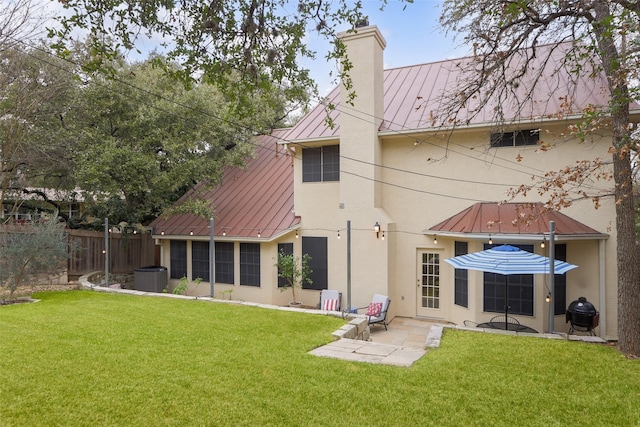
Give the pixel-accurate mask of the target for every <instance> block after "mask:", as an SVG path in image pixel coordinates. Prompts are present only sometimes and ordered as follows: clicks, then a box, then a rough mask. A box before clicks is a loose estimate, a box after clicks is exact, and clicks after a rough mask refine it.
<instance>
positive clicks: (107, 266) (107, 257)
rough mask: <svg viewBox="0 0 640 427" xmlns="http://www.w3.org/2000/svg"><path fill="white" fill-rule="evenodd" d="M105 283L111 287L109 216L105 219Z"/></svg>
mask: <svg viewBox="0 0 640 427" xmlns="http://www.w3.org/2000/svg"><path fill="white" fill-rule="evenodd" d="M104 285H105V286H106V287H107V288H108V287H109V218H105V219H104Z"/></svg>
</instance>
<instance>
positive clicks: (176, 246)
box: [169, 240, 187, 279]
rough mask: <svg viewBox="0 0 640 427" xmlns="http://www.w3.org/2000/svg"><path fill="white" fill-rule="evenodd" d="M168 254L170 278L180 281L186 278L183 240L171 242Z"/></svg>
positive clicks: (185, 244)
mask: <svg viewBox="0 0 640 427" xmlns="http://www.w3.org/2000/svg"><path fill="white" fill-rule="evenodd" d="M169 253H170V257H171V261H170V263H169V266H170V267H171V278H172V279H182V278H183V277H187V242H186V241H184V240H171V243H170V247H169Z"/></svg>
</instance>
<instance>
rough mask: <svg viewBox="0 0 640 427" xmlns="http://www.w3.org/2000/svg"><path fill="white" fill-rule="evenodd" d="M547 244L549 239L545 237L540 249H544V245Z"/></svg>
mask: <svg viewBox="0 0 640 427" xmlns="http://www.w3.org/2000/svg"><path fill="white" fill-rule="evenodd" d="M546 243H547V239H546V238H545V237H543V238H542V242H541V243H540V247H541V248H542V249H544V245H545V244H546Z"/></svg>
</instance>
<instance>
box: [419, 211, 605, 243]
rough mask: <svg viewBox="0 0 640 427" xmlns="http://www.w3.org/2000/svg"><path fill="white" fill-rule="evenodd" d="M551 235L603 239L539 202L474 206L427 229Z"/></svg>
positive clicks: (446, 231)
mask: <svg viewBox="0 0 640 427" xmlns="http://www.w3.org/2000/svg"><path fill="white" fill-rule="evenodd" d="M549 221H554V222H555V234H557V235H562V236H579V235H589V236H605V235H604V234H602V233H600V232H598V231H596V230H594V229H593V228H591V227H589V226H587V225H584V224H582V223H581V222H579V221H576V220H575V219H573V218H571V217H569V216H567V215H565V214H563V213H560V212H557V211H554V210H549V209H547V208H545V206H544V204H543V203H476V204H474V205H472V206H469V207H468V208H467V209H465V210H463V211H462V212H460V213H457V214H455V215H454V216H452V217H451V218H448V219H445V220H444V221H442V222H441V223H439V224H436V225H434V226H433V227H431V228H430V229H429V232H444V233H460V234H493V235H500V234H528V235H536V234H539V235H543V234H549Z"/></svg>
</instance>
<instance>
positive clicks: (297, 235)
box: [296, 230, 300, 239]
mask: <svg viewBox="0 0 640 427" xmlns="http://www.w3.org/2000/svg"><path fill="white" fill-rule="evenodd" d="M298 237H300V235H299V234H298V230H296V239H297V238H298Z"/></svg>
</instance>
